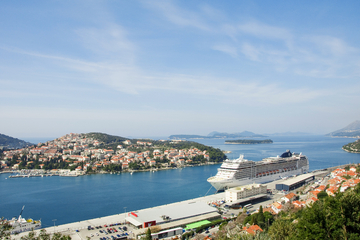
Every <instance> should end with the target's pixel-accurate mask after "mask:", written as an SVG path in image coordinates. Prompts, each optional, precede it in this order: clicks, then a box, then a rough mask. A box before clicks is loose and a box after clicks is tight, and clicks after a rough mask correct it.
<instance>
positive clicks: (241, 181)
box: [207, 150, 309, 190]
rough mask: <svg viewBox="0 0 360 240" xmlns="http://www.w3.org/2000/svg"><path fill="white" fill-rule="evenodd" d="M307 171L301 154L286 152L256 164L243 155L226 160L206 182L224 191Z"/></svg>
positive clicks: (306, 164)
mask: <svg viewBox="0 0 360 240" xmlns="http://www.w3.org/2000/svg"><path fill="white" fill-rule="evenodd" d="M308 171H309V161H308V158H307V157H306V156H305V155H302V154H301V153H292V152H290V150H287V151H286V152H284V153H283V154H282V155H281V156H277V157H268V158H264V159H263V160H261V161H258V162H255V161H251V160H246V159H244V155H240V157H239V158H238V159H234V160H229V159H227V160H225V161H224V162H223V164H222V165H221V167H220V168H219V169H218V172H217V174H216V175H215V176H214V177H210V178H208V180H207V181H208V182H209V183H210V184H211V185H212V186H214V187H215V188H216V189H217V190H224V189H226V188H231V187H236V186H242V185H247V184H251V183H266V182H271V181H274V180H276V179H280V178H285V177H289V176H292V175H298V174H303V173H307V172H308Z"/></svg>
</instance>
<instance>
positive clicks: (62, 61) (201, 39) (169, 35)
mask: <svg viewBox="0 0 360 240" xmlns="http://www.w3.org/2000/svg"><path fill="white" fill-rule="evenodd" d="M295 2H296V1H246V0H245V1H237V0H236V1H190V0H188V1H187V0H184V1H167V0H166V1H115V0H111V1H110V0H109V1H90V0H84V1H73V0H71V1H70V0H68V1H66V0H62V1H55V0H53V1H27V0H24V1H1V2H0V112H1V116H0V133H3V134H6V135H10V136H13V137H18V138H21V137H48V136H51V137H59V136H62V135H64V134H67V133H70V132H75V133H86V132H93V131H97V132H105V133H109V134H113V135H119V136H168V135H171V134H208V133H209V132H211V131H220V132H231V133H233V132H241V131H244V130H247V131H252V132H255V133H275V132H287V131H292V132H296V131H302V132H310V133H320V134H322V133H328V132H331V131H334V130H337V129H339V128H342V127H345V126H346V125H348V124H349V123H351V122H353V121H355V120H360V111H359V110H360V81H359V80H360V24H359V23H360V14H359V9H360V1H357V0H354V1H329V0H326V1H297V2H296V3H297V4H295Z"/></svg>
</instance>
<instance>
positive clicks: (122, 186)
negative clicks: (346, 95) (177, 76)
mask: <svg viewBox="0 0 360 240" xmlns="http://www.w3.org/2000/svg"><path fill="white" fill-rule="evenodd" d="M271 139H272V140H273V141H274V143H272V144H255V145H233V144H224V141H225V140H224V139H196V140H193V141H197V142H199V143H202V144H205V145H209V146H213V147H216V148H219V149H221V150H226V151H231V153H228V154H227V156H228V158H229V159H233V158H237V157H238V156H239V155H240V154H244V155H245V158H246V159H249V160H254V161H260V160H261V159H263V158H265V157H269V156H277V155H280V154H281V153H283V152H284V151H286V150H287V149H289V150H291V151H292V152H302V153H303V154H304V155H306V156H307V157H308V158H309V162H310V170H316V169H323V168H327V167H333V166H337V165H341V164H347V163H360V154H353V153H348V152H345V151H343V150H342V149H341V147H342V146H343V145H345V144H347V143H349V142H353V141H355V139H351V138H328V137H324V136H297V137H294V136H293V137H271ZM219 166H220V165H218V164H217V165H208V166H198V167H186V168H182V169H173V170H164V171H156V172H137V173H134V174H132V175H131V174H129V173H122V174H96V175H87V176H82V177H43V178H41V177H33V178H12V179H10V178H9V174H0V217H1V216H3V217H4V218H8V219H9V218H12V217H13V216H18V215H19V213H20V211H21V208H22V206H23V205H25V209H24V212H23V214H22V216H23V217H25V218H33V219H41V220H42V225H43V227H49V226H53V225H54V222H55V224H56V225H59V224H65V223H70V222H76V221H82V220H86V219H92V218H97V217H103V216H108V215H113V214H119V213H124V212H125V211H126V212H129V211H134V210H139V209H144V208H149V207H154V206H158V205H163V204H169V203H173V202H178V201H182V200H187V199H192V198H197V197H200V196H204V195H205V194H213V193H215V189H214V188H211V185H210V184H209V183H208V182H207V181H206V179H207V178H209V177H210V176H213V175H215V174H216V172H217V168H218V167H219ZM54 220H55V221H54Z"/></svg>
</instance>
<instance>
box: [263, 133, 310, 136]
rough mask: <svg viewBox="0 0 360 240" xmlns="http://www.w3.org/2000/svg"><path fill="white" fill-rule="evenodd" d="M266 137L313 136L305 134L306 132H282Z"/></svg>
mask: <svg viewBox="0 0 360 240" xmlns="http://www.w3.org/2000/svg"><path fill="white" fill-rule="evenodd" d="M266 135H269V136H305V135H313V134H312V133H306V132H283V133H268V134H266Z"/></svg>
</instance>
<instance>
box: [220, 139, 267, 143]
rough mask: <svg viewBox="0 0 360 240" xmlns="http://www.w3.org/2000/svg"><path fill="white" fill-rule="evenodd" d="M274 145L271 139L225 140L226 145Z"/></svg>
mask: <svg viewBox="0 0 360 240" xmlns="http://www.w3.org/2000/svg"><path fill="white" fill-rule="evenodd" d="M264 143H273V141H272V140H271V139H265V140H251V139H238V140H225V144H264Z"/></svg>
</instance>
